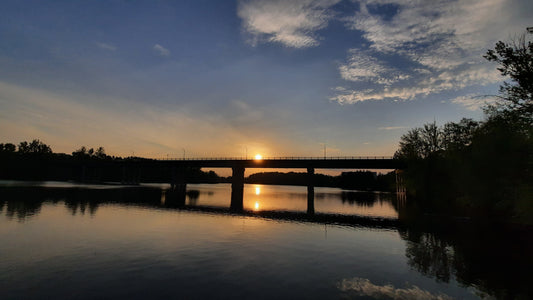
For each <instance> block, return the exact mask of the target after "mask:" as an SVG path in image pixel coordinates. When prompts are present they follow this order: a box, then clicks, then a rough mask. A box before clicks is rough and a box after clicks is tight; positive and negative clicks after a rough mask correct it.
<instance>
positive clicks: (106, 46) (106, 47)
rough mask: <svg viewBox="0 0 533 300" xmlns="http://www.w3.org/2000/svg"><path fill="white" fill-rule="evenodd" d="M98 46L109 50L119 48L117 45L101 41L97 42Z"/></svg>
mask: <svg viewBox="0 0 533 300" xmlns="http://www.w3.org/2000/svg"><path fill="white" fill-rule="evenodd" d="M96 46H98V48H100V49H104V50H109V51H115V50H117V47H116V46H113V45H111V44H106V43H99V42H97V43H96Z"/></svg>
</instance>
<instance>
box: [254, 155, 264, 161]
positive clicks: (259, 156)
mask: <svg viewBox="0 0 533 300" xmlns="http://www.w3.org/2000/svg"><path fill="white" fill-rule="evenodd" d="M254 159H255V160H261V159H263V156H262V155H261V154H256V155H255V156H254Z"/></svg>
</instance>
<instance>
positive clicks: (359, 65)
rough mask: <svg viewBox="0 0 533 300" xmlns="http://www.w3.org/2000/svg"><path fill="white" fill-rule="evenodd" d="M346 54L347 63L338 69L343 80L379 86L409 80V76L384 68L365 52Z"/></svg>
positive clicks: (357, 51) (355, 50)
mask: <svg viewBox="0 0 533 300" xmlns="http://www.w3.org/2000/svg"><path fill="white" fill-rule="evenodd" d="M348 53H349V58H348V63H347V64H343V65H341V66H340V67H339V72H340V74H341V77H342V79H344V80H348V81H356V82H357V81H374V82H377V83H379V84H384V85H391V84H392V83H394V82H397V81H400V80H405V79H408V78H409V75H406V74H403V73H401V72H399V71H398V70H396V69H394V68H392V67H388V66H385V65H384V64H383V63H381V62H380V61H379V60H378V59H377V58H376V57H373V56H371V55H369V54H368V53H367V52H365V51H362V50H360V49H350V50H349V51H348Z"/></svg>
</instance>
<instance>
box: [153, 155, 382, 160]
mask: <svg viewBox="0 0 533 300" xmlns="http://www.w3.org/2000/svg"><path fill="white" fill-rule="evenodd" d="M369 159H372V160H382V159H393V157H392V156H326V157H317V156H274V157H263V158H261V159H255V158H253V157H248V158H246V157H176V158H172V157H167V158H155V159H154V160H161V161H166V160H172V161H176V160H177V161H198V160H250V161H256V160H257V161H261V160H369Z"/></svg>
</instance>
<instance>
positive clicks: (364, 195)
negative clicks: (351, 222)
mask: <svg viewBox="0 0 533 300" xmlns="http://www.w3.org/2000/svg"><path fill="white" fill-rule="evenodd" d="M340 196H341V200H342V203H343V204H346V203H347V204H350V205H357V206H360V207H369V208H370V207H373V206H374V205H375V204H376V203H380V204H383V203H385V202H391V200H392V196H393V195H392V194H387V193H372V192H351V191H342V192H341V195H340Z"/></svg>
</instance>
